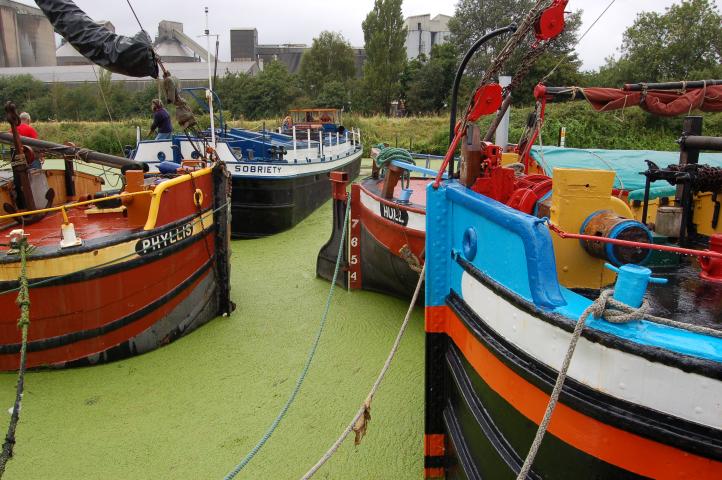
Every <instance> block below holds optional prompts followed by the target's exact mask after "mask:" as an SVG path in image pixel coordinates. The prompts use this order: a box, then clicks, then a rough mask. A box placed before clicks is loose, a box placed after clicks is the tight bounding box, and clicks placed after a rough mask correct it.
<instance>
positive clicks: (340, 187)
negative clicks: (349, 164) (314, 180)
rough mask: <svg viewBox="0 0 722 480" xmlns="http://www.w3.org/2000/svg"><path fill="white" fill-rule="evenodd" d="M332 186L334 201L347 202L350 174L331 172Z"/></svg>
mask: <svg viewBox="0 0 722 480" xmlns="http://www.w3.org/2000/svg"><path fill="white" fill-rule="evenodd" d="M329 178H330V179H331V184H332V185H333V199H334V200H346V185H348V173H347V172H341V171H336V172H331V173H330V174H329Z"/></svg>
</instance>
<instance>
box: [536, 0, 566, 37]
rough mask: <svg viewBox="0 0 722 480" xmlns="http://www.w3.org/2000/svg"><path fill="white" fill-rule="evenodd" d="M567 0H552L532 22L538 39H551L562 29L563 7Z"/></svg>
mask: <svg viewBox="0 0 722 480" xmlns="http://www.w3.org/2000/svg"><path fill="white" fill-rule="evenodd" d="M567 2H568V0H554V2H553V3H552V4H551V5H550V6H549V8H547V9H546V10H544V11H543V12H542V13H541V15H539V18H538V19H537V21H536V22H535V23H534V32H535V33H536V39H537V40H538V41H540V42H541V41H543V40H551V39H553V38H555V37H557V36H558V35H559V34H560V33H562V32H563V31H564V9H565V8H566V6H567Z"/></svg>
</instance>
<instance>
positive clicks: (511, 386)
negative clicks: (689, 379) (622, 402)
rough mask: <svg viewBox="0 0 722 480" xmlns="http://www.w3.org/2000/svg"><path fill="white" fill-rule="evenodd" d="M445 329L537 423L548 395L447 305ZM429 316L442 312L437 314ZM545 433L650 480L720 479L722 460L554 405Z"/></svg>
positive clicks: (503, 394) (480, 371)
mask: <svg viewBox="0 0 722 480" xmlns="http://www.w3.org/2000/svg"><path fill="white" fill-rule="evenodd" d="M430 308H433V309H434V310H436V309H442V308H443V309H445V310H446V314H445V317H446V319H445V320H446V333H447V334H448V335H449V337H451V339H452V340H453V341H454V343H455V344H456V346H457V347H458V348H459V349H460V350H461V351H462V353H463V354H464V356H465V357H466V359H467V360H468V361H469V363H470V364H471V365H472V367H473V368H474V370H475V371H476V372H477V373H478V374H479V376H481V378H482V379H483V380H484V381H485V382H486V383H487V384H488V385H489V387H491V389H492V390H494V391H495V392H496V393H498V394H499V395H501V397H502V398H504V399H505V400H506V401H507V402H508V403H509V404H511V405H512V406H513V407H514V408H515V409H516V410H518V411H519V413H521V414H522V415H524V416H525V417H526V418H528V419H529V420H531V421H533V422H535V423H536V424H539V422H540V421H541V419H542V417H543V416H544V411H545V410H546V406H547V403H548V402H549V396H548V395H547V394H546V393H544V392H543V391H542V390H540V389H539V388H537V387H536V386H534V385H532V384H531V383H529V382H527V381H526V380H524V379H523V378H522V377H520V376H519V375H517V374H516V373H515V372H514V371H513V370H511V369H510V368H509V367H507V366H506V365H505V364H504V363H503V362H501V361H500V360H499V359H498V358H496V356H494V355H493V354H492V353H491V352H490V351H489V350H487V349H486V348H485V347H484V346H483V345H482V344H481V343H480V342H479V341H478V340H477V339H476V338H475V337H474V335H473V334H472V333H471V332H469V331H468V330H467V329H466V327H465V326H464V324H463V322H462V321H461V320H460V319H459V318H458V317H457V316H456V315H455V314H454V312H452V311H451V309H450V308H449V307H446V306H443V307H427V309H426V310H427V318H428V311H429V310H430ZM434 315H439V316H441V313H440V312H438V311H437V312H435V313H434ZM549 432H550V433H552V434H553V435H554V436H555V437H557V438H559V439H560V440H562V441H564V442H566V443H568V444H569V445H571V446H573V447H574V448H577V449H578V450H581V451H583V452H585V453H587V454H589V455H592V456H594V457H596V458H599V459H600V460H603V461H605V462H607V463H610V464H612V465H616V466H618V467H620V468H623V469H626V470H629V471H631V472H634V473H637V474H639V475H644V476H647V477H653V478H695V479H698V480H701V479H720V478H722V463H721V462H717V461H715V460H711V459H708V458H704V457H701V456H698V455H694V454H691V453H688V452H684V451H682V450H679V449H677V448H674V447H671V446H669V445H665V444H662V443H659V442H655V441H653V440H649V439H646V438H643V437H640V436H638V435H635V434H633V433H630V432H627V431H625V430H621V429H619V428H616V427H612V426H610V425H607V424H605V423H603V422H600V421H598V420H595V419H593V418H590V417H588V416H586V415H584V414H582V413H580V412H577V411H576V410H574V409H572V408H570V407H568V406H566V405H564V404H562V403H559V404H557V407H556V409H555V411H554V415H553V416H552V421H551V423H550V425H549Z"/></svg>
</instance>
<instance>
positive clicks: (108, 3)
mask: <svg viewBox="0 0 722 480" xmlns="http://www.w3.org/2000/svg"><path fill="white" fill-rule="evenodd" d="M21 1H22V3H27V4H30V5H33V4H34V2H32V1H30V0H21ZM610 1H611V0H570V1H569V4H568V5H567V10H578V9H582V10H583V12H584V13H583V25H582V28H581V30H580V32H584V31H585V30H586V29H587V27H588V26H589V25H590V24H591V23H592V22H593V21H594V20H595V19H596V18H597V17H598V16H599V14H600V13H601V12H602V11H603V10H604V8H605V7H606V6H607V5H608V4H609V2H610ZM714 1H715V3H716V4H717V7H718V8H719V9H721V10H722V0H714ZM131 3H132V4H133V7H134V8H135V11H136V13H137V14H138V17H139V18H140V21H141V22H142V24H143V26H144V27H145V28H146V30H148V32H149V33H150V34H151V35H152V36H155V34H156V31H157V26H158V22H159V21H160V20H174V21H178V22H182V23H183V27H184V32H185V33H186V34H187V35H189V36H191V37H194V36H196V35H201V34H202V33H203V30H204V18H203V7H204V6H207V7H208V8H209V10H210V20H209V23H210V30H211V33H212V34H213V33H217V34H220V55H219V57H220V59H221V60H227V59H229V57H230V35H229V30H230V29H232V28H248V27H252V28H256V29H258V41H259V43H306V44H310V43H311V41H312V39H313V37H315V36H317V35H318V33H319V32H321V31H323V30H331V31H335V32H340V33H341V34H342V35H343V36H344V37H346V38H347V39H348V40H349V42H350V43H351V44H352V45H353V46H363V32H362V30H361V22H362V21H363V20H364V18H365V17H366V14H367V13H368V12H369V11H370V10H371V8H372V6H373V4H374V2H373V0H335V1H328V0H303V1H289V2H284V1H278V0H276V1H269V0H266V1H261V0H205V1H203V0H202V1H200V2H195V1H187V0H185V1H183V0H181V1H178V0H175V1H172V0H131ZM673 3H678V1H677V2H675V1H674V0H616V2H615V3H614V5H612V7H611V8H610V9H609V11H608V12H607V13H606V14H605V16H604V17H603V18H602V19H601V20H600V21H599V23H597V25H595V26H594V28H592V30H591V31H590V32H589V34H588V35H587V36H586V37H585V38H584V39H583V40H582V42H581V43H580V44H579V46H578V52H579V56H580V58H581V59H582V62H583V68H584V69H595V68H598V67H599V66H600V65H603V64H604V58H605V57H607V56H609V55H612V54H615V53H616V52H617V49H618V47H619V46H620V45H621V43H622V33H623V32H624V30H625V29H626V28H627V27H629V26H630V25H631V24H632V23H633V22H634V18H635V16H636V14H637V12H641V11H657V12H663V11H664V9H665V8H666V7H668V6H670V5H672V4H673ZM76 4H77V5H78V6H79V7H80V8H82V9H83V10H85V12H86V13H87V14H88V15H90V16H91V17H92V18H93V19H95V20H110V21H111V22H112V23H113V24H114V25H115V27H116V30H117V32H118V33H120V34H125V35H127V34H133V33H135V32H136V31H138V26H137V24H136V22H135V19H134V18H133V15H132V13H131V12H130V9H129V8H128V5H127V3H126V1H125V0H76ZM455 4H456V0H405V1H404V3H403V13H404V17H407V16H410V15H419V14H425V13H431V14H432V16H433V15H436V14H438V13H444V14H447V15H453V14H454V6H455ZM690 27H692V26H690ZM201 40H202V39H201ZM204 42H205V41H204V40H203V41H202V44H203V45H205V43H204Z"/></svg>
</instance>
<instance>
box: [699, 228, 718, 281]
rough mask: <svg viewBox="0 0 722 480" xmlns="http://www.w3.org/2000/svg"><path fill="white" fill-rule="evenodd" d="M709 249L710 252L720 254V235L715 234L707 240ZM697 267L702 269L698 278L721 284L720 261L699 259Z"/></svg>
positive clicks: (707, 258) (716, 259) (706, 258)
mask: <svg viewBox="0 0 722 480" xmlns="http://www.w3.org/2000/svg"><path fill="white" fill-rule="evenodd" d="M709 249H710V251H712V252H717V253H722V235H721V234H719V233H716V234H714V235H712V236H711V237H710V239H709ZM699 265H700V266H701V267H702V271H701V272H700V274H699V276H700V277H702V279H703V280H707V281H710V282H717V283H722V259H720V258H710V257H700V258H699Z"/></svg>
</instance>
